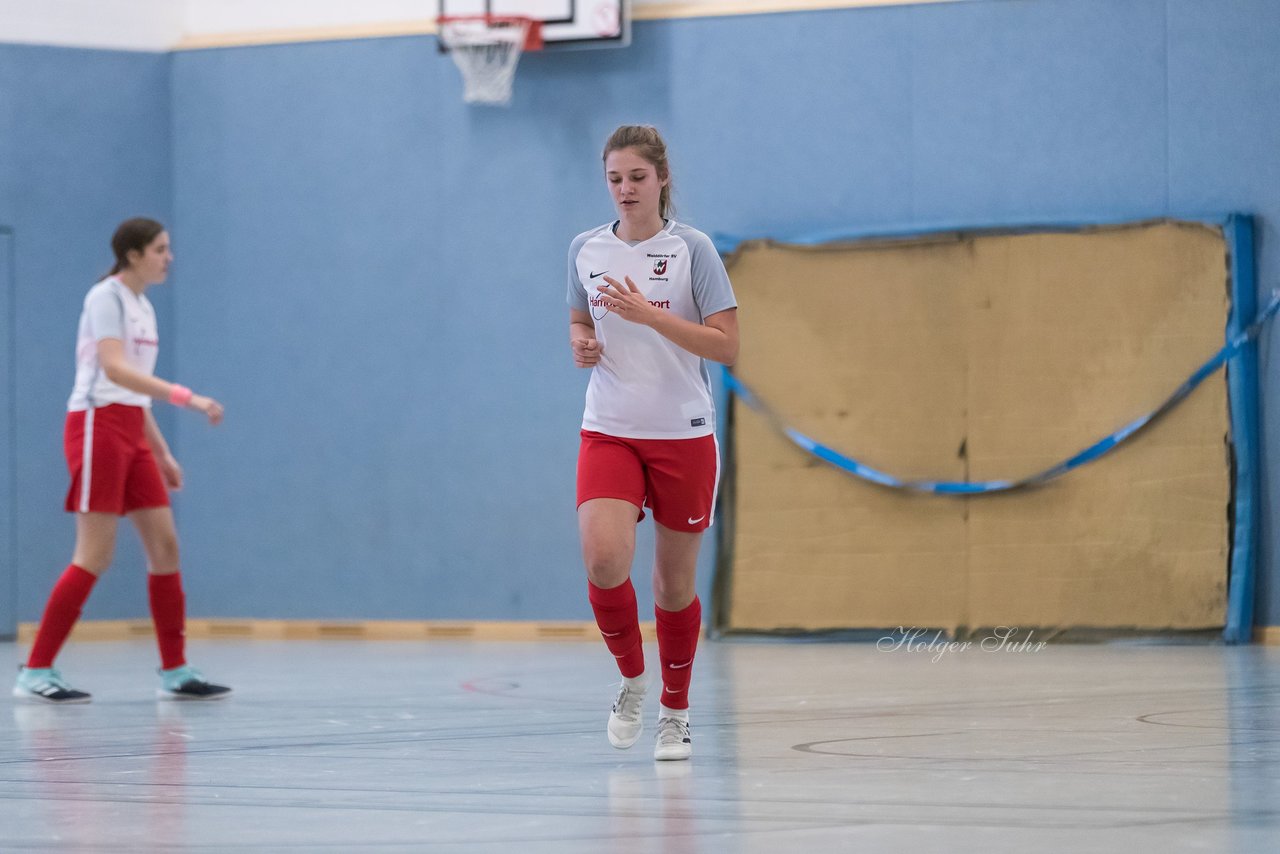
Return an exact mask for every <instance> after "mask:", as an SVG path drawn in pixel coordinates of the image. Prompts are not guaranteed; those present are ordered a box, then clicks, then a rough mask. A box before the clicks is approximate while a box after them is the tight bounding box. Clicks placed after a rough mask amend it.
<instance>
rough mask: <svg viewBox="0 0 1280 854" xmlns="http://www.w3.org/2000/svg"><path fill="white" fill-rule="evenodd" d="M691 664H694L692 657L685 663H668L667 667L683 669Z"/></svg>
mask: <svg viewBox="0 0 1280 854" xmlns="http://www.w3.org/2000/svg"><path fill="white" fill-rule="evenodd" d="M690 664H693V659H692V658H691V659H689V660H688V661H686V662H685V663H684V664H668V665H667V667H670V668H671V669H672V670H683V669H684V668H686V667H688V666H689V665H690Z"/></svg>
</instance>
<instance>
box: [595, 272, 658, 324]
mask: <svg viewBox="0 0 1280 854" xmlns="http://www.w3.org/2000/svg"><path fill="white" fill-rule="evenodd" d="M625 279H626V284H625V285H624V284H622V283H621V282H619V281H618V280H617V279H614V278H611V277H609V276H605V277H604V280H605V284H603V285H600V286H599V287H598V288H597V290H599V291H600V296H602V297H604V301H605V305H607V306H609V310H610V311H612V312H613V313H614V314H616V315H618V317H621V318H622V319H623V320H630V321H631V322H632V323H639V324H642V325H644V326H648V325H649V324H650V322H651V321H652V320H653V318H654V317H655V316H657V314H658V310H657V309H655V308H654V307H653V306H652V305H650V304H649V301H648V300H647V299H645V298H644V294H642V293H640V289H639V288H637V287H636V283H635V282H633V281H631V277H630V276H626V277H625Z"/></svg>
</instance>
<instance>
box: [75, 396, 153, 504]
mask: <svg viewBox="0 0 1280 854" xmlns="http://www.w3.org/2000/svg"><path fill="white" fill-rule="evenodd" d="M145 419H146V410H144V409H143V408H142V407H141V406H125V405H123V404H119V403H114V404H112V405H110V406H103V407H101V408H99V409H89V410H86V411H84V412H68V413H67V426H66V429H65V431H64V432H63V439H62V447H63V450H64V451H65V452H66V455H67V468H68V469H70V471H71V488H70V489H69V490H67V502H66V508H67V512H69V513H115V514H116V515H117V516H123V515H124V514H126V513H128V512H130V511H132V510H141V509H143V508H145V507H168V506H169V490H168V489H166V488H165V485H164V478H163V477H161V476H160V467H159V466H158V465H156V458H155V457H154V456H152V454H151V446H150V445H149V444H148V443H147V434H146V429H145V426H144V425H145V423H146V421H145Z"/></svg>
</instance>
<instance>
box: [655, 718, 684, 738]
mask: <svg viewBox="0 0 1280 854" xmlns="http://www.w3.org/2000/svg"><path fill="white" fill-rule="evenodd" d="M688 737H689V724H688V723H687V722H685V721H682V720H680V719H679V718H662V719H661V720H659V721H658V744H684V740H685V739H686V738H688Z"/></svg>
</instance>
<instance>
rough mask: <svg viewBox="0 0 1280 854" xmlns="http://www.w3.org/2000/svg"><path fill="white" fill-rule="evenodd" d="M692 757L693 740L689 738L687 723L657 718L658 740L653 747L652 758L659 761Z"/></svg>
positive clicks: (678, 719)
mask: <svg viewBox="0 0 1280 854" xmlns="http://www.w3.org/2000/svg"><path fill="white" fill-rule="evenodd" d="M692 755H693V740H692V739H690V738H689V722H688V721H683V720H681V719H680V718H671V717H661V718H658V740H657V741H656V742H655V744H654V746H653V758H654V759H657V760H659V761H670V760H676V759H688V758H689V757H690V756H692Z"/></svg>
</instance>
